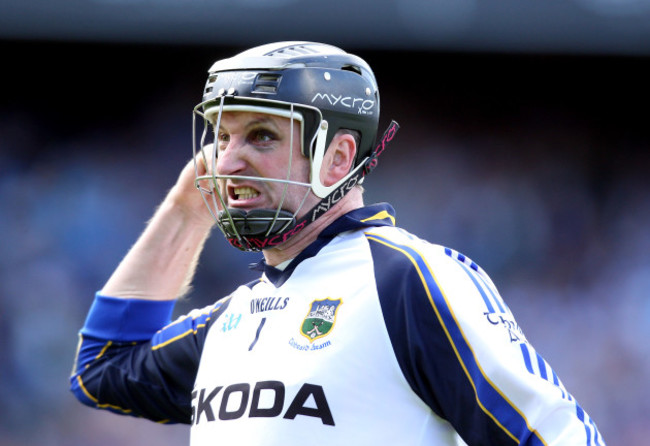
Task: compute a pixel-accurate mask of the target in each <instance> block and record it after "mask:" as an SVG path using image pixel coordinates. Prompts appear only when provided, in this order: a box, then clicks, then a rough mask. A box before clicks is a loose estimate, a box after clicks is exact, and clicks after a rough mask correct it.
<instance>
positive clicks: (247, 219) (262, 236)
mask: <svg viewBox="0 0 650 446" xmlns="http://www.w3.org/2000/svg"><path fill="white" fill-rule="evenodd" d="M323 123H324V125H321V127H320V129H319V137H318V138H317V143H316V150H315V155H314V156H315V160H316V162H317V164H318V168H317V169H315V168H314V166H313V164H315V163H313V164H312V182H311V187H312V190H314V187H315V184H318V186H316V187H317V188H318V191H316V190H314V193H315V194H316V195H317V196H318V197H319V198H321V200H320V202H318V204H316V206H314V207H313V208H312V209H310V210H309V212H307V213H306V214H305V215H303V216H302V217H300V218H299V219H297V218H296V217H295V214H294V213H293V212H289V211H286V210H283V209H281V210H278V209H254V210H251V211H248V212H247V211H243V210H241V209H230V208H229V209H228V212H224V211H221V212H219V216H218V217H219V218H218V220H219V224H220V225H221V226H222V227H223V230H224V232H225V233H226V234H229V235H230V236H228V235H227V236H226V238H227V240H228V242H229V243H230V244H231V245H232V246H234V247H235V248H237V249H240V250H242V251H261V250H263V249H269V248H272V247H274V246H277V245H280V244H282V243H284V242H286V241H287V240H288V239H289V238H290V237H292V236H294V235H296V234H298V233H299V232H301V231H302V230H303V229H305V227H307V225H309V224H310V223H312V222H314V221H315V220H316V219H317V218H319V217H320V216H322V215H323V214H324V213H325V212H327V211H329V210H330V209H331V208H332V207H333V206H334V205H335V204H336V203H338V202H339V201H340V200H341V199H342V198H343V197H344V196H345V195H346V194H347V193H348V192H349V191H350V190H352V188H354V187H355V186H356V185H358V184H361V182H362V181H363V179H364V178H365V176H366V175H367V174H368V173H370V172H371V171H372V170H373V169H374V168H375V167H376V166H377V161H378V160H377V158H378V157H379V155H381V154H382V152H383V151H384V150H385V149H386V146H387V144H388V143H389V142H390V141H392V140H393V138H394V137H395V133H396V132H397V130H398V129H399V124H397V122H395V121H392V122H391V123H390V125H389V126H388V129H387V130H386V131H385V132H384V135H383V136H382V138H381V140H380V141H379V143H378V144H377V145H376V146H375V148H374V150H373V151H372V153H371V154H370V156H368V157H367V158H366V159H365V160H364V161H363V162H361V163H359V165H358V166H357V167H356V168H355V169H354V170H353V171H352V172H350V173H349V174H348V175H346V176H345V177H344V178H343V179H341V180H340V181H338V182H337V183H336V184H334V185H332V186H329V187H326V186H323V185H322V184H321V183H320V181H319V176H315V173H316V172H320V166H321V165H322V161H323V155H324V145H325V142H324V141H325V138H324V137H323V138H321V132H324V133H327V122H326V121H323ZM320 194H324V195H323V196H321V195H320ZM228 213H229V214H230V215H229V216H228Z"/></svg>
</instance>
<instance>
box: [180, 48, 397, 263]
mask: <svg viewBox="0 0 650 446" xmlns="http://www.w3.org/2000/svg"><path fill="white" fill-rule="evenodd" d="M233 111H249V112H256V113H266V114H270V115H274V116H280V117H283V118H287V119H289V121H290V123H291V141H290V144H291V153H292V152H293V150H294V141H293V130H294V126H295V125H299V126H300V150H301V153H302V155H303V156H305V157H306V158H307V159H308V160H309V165H310V166H311V167H310V168H311V171H310V180H309V182H308V183H306V182H296V181H292V180H291V172H292V166H291V162H290V160H291V153H290V155H289V160H288V162H287V174H286V176H285V177H284V178H259V177H244V176H232V175H231V176H224V175H217V173H216V172H217V169H216V167H217V143H218V141H217V140H216V138H214V134H215V133H216V130H215V131H214V132H213V131H211V129H218V128H219V126H220V121H221V117H222V114H223V113H227V112H233ZM193 118H194V119H193V123H194V125H193V151H194V160H195V163H197V164H196V179H195V185H196V187H197V188H198V189H199V190H200V191H201V193H202V195H203V199H204V202H205V203H206V205H207V206H208V209H209V210H210V213H211V214H212V216H213V217H214V218H215V220H216V222H217V226H218V227H219V228H220V229H221V231H222V232H223V233H224V235H225V237H226V238H227V239H228V241H229V242H230V243H231V245H233V246H235V247H237V248H239V249H241V250H244V251H259V250H262V249H267V248H271V247H273V246H276V245H279V244H281V243H284V242H285V241H286V240H287V239H288V238H289V237H291V236H293V235H295V234H297V233H298V232H300V231H302V230H303V229H304V228H305V226H307V225H308V224H309V223H311V222H312V221H314V220H315V219H316V218H318V217H319V216H320V215H322V214H323V213H325V212H326V211H327V210H329V209H330V208H331V206H333V205H334V204H335V203H336V202H338V201H339V200H340V199H341V198H342V197H343V195H345V194H346V193H347V192H348V191H349V190H351V189H352V188H353V187H354V186H355V185H357V184H360V183H361V182H362V181H363V177H364V176H365V175H366V174H367V173H368V172H369V171H370V170H371V169H372V168H374V165H375V164H376V156H377V155H378V154H379V153H380V152H381V151H382V150H383V146H384V140H386V135H384V138H383V139H382V144H380V146H381V147H380V146H377V147H375V145H374V142H375V137H376V132H377V124H378V120H379V93H378V90H377V85H376V81H375V78H374V75H373V74H372V71H371V70H370V67H368V65H367V64H366V63H365V62H364V61H363V60H362V59H360V58H358V57H356V56H354V55H351V54H348V53H346V52H344V51H343V50H341V49H339V48H336V47H333V46H330V45H325V44H320V43H311V42H279V43H275V44H269V45H263V46H261V47H256V48H253V49H251V50H248V51H245V52H243V53H240V54H239V55H237V56H235V57H233V58H231V59H224V60H221V61H218V62H216V63H215V64H214V65H213V66H212V68H211V69H210V71H209V77H208V81H207V83H206V86H205V89H204V94H203V101H202V102H201V103H200V104H198V105H197V106H196V107H195V108H194V113H193ZM197 118H198V119H197ZM201 127H202V128H201ZM391 128H393V129H394V130H396V128H397V127H396V124H395V123H393V124H392V125H391ZM341 129H346V130H354V131H356V132H357V133H358V135H359V142H358V144H357V155H356V158H355V161H354V166H353V168H352V170H351V171H350V173H349V174H348V175H346V176H345V177H344V178H343V179H341V180H340V181H339V182H337V183H336V184H334V185H331V186H324V185H323V184H321V182H320V168H321V165H322V161H323V156H324V154H325V150H326V149H327V147H328V146H329V144H330V142H331V141H332V139H333V137H334V135H335V134H336V132H337V131H339V130H341ZM392 134H394V131H393V132H392ZM392 134H391V137H390V139H392ZM378 149H380V150H379V151H378ZM199 162H202V163H203V165H204V166H205V170H206V171H207V173H206V174H203V173H202V171H203V169H199V165H198V163H199ZM228 180H245V181H258V182H259V181H262V182H275V183H280V184H282V185H283V192H282V197H281V198H280V200H279V203H278V204H277V206H275V207H274V208H273V209H254V210H250V211H244V210H242V209H231V208H228V206H227V204H228V203H227V201H228V197H227V195H225V193H224V190H222V188H223V184H224V183H225V182H226V181H228ZM220 185H221V187H220ZM300 187H303V188H304V189H305V195H304V197H303V198H302V202H301V204H300V205H299V206H298V209H295V210H293V211H288V210H286V209H285V208H284V205H285V198H286V197H287V194H288V192H289V190H290V188H292V190H295V188H300ZM310 193H313V194H314V195H315V196H316V197H318V198H320V202H319V203H318V204H317V205H316V206H315V207H313V208H312V209H311V210H309V211H307V212H301V210H302V208H303V206H304V204H305V202H306V200H307V197H308V196H309V195H310Z"/></svg>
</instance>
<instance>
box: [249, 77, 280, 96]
mask: <svg viewBox="0 0 650 446" xmlns="http://www.w3.org/2000/svg"><path fill="white" fill-rule="evenodd" d="M280 79H282V75H281V74H276V73H260V74H258V75H257V78H256V79H255V85H254V86H253V90H252V93H266V94H276V93H277V92H278V86H279V85H280Z"/></svg>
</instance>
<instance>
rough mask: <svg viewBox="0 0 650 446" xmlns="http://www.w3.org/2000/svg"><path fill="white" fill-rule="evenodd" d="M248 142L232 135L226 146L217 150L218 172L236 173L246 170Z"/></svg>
mask: <svg viewBox="0 0 650 446" xmlns="http://www.w3.org/2000/svg"><path fill="white" fill-rule="evenodd" d="M246 160H247V158H246V144H245V143H243V142H242V141H239V140H238V138H236V137H231V138H230V141H228V145H227V146H226V147H222V148H221V150H219V151H218V152H217V166H216V167H217V174H218V175H235V174H238V173H242V172H244V170H246V166H247V161H246Z"/></svg>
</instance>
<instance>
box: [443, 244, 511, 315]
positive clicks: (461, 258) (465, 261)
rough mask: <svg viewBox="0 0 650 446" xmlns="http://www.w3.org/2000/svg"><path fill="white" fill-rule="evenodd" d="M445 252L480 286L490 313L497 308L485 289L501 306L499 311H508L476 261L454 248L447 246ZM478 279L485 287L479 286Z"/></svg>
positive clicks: (497, 304)
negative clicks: (485, 290) (485, 291)
mask: <svg viewBox="0 0 650 446" xmlns="http://www.w3.org/2000/svg"><path fill="white" fill-rule="evenodd" d="M445 254H447V255H448V256H449V257H451V258H452V259H454V260H456V261H457V262H458V263H459V264H460V265H461V266H462V267H463V269H464V270H465V272H466V273H467V275H468V276H469V277H470V279H472V282H474V285H476V288H478V290H479V292H480V293H481V297H483V300H484V301H485V305H486V306H487V309H488V311H489V312H490V313H494V312H495V310H494V307H493V306H492V303H491V301H490V300H489V298H488V297H487V295H486V294H485V293H484V291H483V289H487V290H488V292H489V293H490V296H491V297H492V300H493V301H494V303H495V304H496V306H497V307H499V312H500V313H506V308H505V303H503V301H502V300H501V298H500V297H499V296H498V295H497V294H496V293H495V292H494V290H493V289H492V286H491V285H490V284H488V283H487V281H486V280H485V278H484V277H483V276H482V275H481V269H480V268H479V266H478V265H477V264H476V263H474V262H473V261H472V260H470V259H469V258H468V257H466V256H465V255H463V254H461V253H459V252H457V251H454V250H453V249H450V248H445ZM470 269H471V270H470ZM478 281H480V282H481V283H482V284H483V285H484V286H483V287H481V286H479V285H478Z"/></svg>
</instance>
